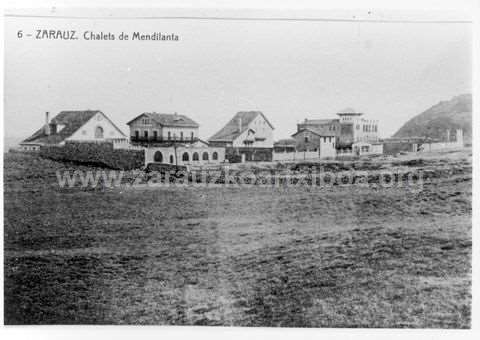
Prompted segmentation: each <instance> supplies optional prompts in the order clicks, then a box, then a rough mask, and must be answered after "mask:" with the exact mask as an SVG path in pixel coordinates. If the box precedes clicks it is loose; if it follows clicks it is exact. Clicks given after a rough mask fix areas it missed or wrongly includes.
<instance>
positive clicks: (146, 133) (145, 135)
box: [143, 131, 148, 139]
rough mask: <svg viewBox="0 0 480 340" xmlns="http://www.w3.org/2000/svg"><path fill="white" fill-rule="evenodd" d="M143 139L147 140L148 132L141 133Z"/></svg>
mask: <svg viewBox="0 0 480 340" xmlns="http://www.w3.org/2000/svg"><path fill="white" fill-rule="evenodd" d="M143 137H145V139H148V131H143Z"/></svg>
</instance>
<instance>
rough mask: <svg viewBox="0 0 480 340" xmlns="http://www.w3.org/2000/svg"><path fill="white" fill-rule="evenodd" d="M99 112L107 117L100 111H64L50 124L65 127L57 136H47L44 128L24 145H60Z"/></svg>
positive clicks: (26, 140) (25, 141)
mask: <svg viewBox="0 0 480 340" xmlns="http://www.w3.org/2000/svg"><path fill="white" fill-rule="evenodd" d="M98 112H100V113H102V115H104V116H105V114H103V112H101V111H98V110H87V111H62V112H60V113H59V114H58V115H56V116H55V117H54V118H53V119H52V120H51V121H50V124H57V125H65V127H64V128H63V129H61V130H60V131H58V132H57V133H55V134H50V135H47V134H46V133H45V127H44V126H43V127H41V128H40V129H39V130H37V131H36V132H35V133H34V134H33V135H31V136H30V137H28V138H27V139H25V140H24V141H23V142H22V143H39V144H58V143H60V142H62V141H64V140H65V139H67V138H68V137H70V136H71V135H73V134H74V133H75V132H76V131H77V130H78V129H80V128H81V127H82V126H83V125H84V124H85V123H86V122H88V121H89V120H90V119H91V118H92V117H93V116H95V115H96V114H97V113H98ZM105 117H106V116H105ZM107 119H108V118H107ZM110 122H111V121H110ZM112 124H113V123H112ZM117 129H118V128H117ZM119 131H120V130H119ZM122 134H123V133H122Z"/></svg>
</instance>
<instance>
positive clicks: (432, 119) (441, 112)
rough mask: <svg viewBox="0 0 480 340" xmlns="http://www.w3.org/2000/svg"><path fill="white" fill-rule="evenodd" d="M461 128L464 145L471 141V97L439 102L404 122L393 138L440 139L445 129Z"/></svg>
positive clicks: (459, 97) (463, 95)
mask: <svg viewBox="0 0 480 340" xmlns="http://www.w3.org/2000/svg"><path fill="white" fill-rule="evenodd" d="M457 128H462V129H463V134H464V140H465V143H466V144H470V143H471V141H472V95H471V94H462V95H459V96H456V97H453V98H452V99H451V100H448V101H441V102H439V103H438V104H436V105H434V106H432V107H431V108H429V109H428V110H426V111H424V112H422V113H420V114H419V115H417V116H415V117H413V118H412V119H410V120H409V121H408V122H406V123H405V124H404V125H403V126H402V127H401V128H400V129H399V130H398V131H397V132H396V133H395V134H394V135H393V137H431V138H442V137H444V136H445V131H446V129H457Z"/></svg>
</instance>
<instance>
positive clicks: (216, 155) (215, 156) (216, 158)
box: [212, 151, 218, 161]
mask: <svg viewBox="0 0 480 340" xmlns="http://www.w3.org/2000/svg"><path fill="white" fill-rule="evenodd" d="M212 159H213V160H214V161H216V160H218V153H217V152H216V151H215V152H213V154H212Z"/></svg>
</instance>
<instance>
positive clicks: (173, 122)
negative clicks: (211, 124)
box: [127, 112, 200, 128]
mask: <svg viewBox="0 0 480 340" xmlns="http://www.w3.org/2000/svg"><path fill="white" fill-rule="evenodd" d="M142 116H147V117H149V118H151V119H152V120H154V121H155V122H157V123H158V124H160V125H163V126H178V127H194V128H198V127H199V126H200V125H198V123H197V122H195V121H194V120H192V119H190V118H188V117H187V116H185V115H181V114H178V113H156V112H144V113H142V114H141V115H139V116H137V117H135V118H134V119H132V120H131V121H129V122H128V123H127V125H130V124H131V123H132V122H134V121H135V120H137V119H138V118H140V117H142Z"/></svg>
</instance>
